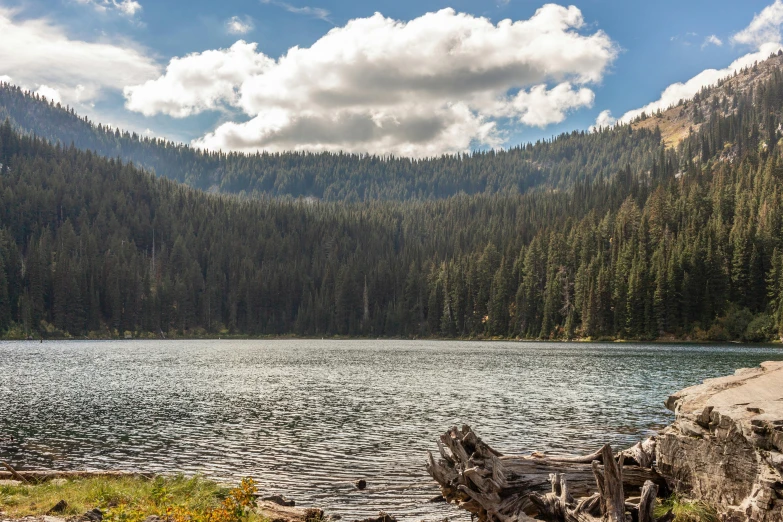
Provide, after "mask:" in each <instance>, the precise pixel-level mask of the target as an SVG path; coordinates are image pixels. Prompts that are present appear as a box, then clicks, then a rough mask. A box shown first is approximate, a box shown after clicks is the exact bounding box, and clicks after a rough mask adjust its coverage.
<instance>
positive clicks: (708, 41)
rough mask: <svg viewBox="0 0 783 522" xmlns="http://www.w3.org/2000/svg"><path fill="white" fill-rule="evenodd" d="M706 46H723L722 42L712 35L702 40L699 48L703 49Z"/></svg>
mask: <svg viewBox="0 0 783 522" xmlns="http://www.w3.org/2000/svg"><path fill="white" fill-rule="evenodd" d="M708 45H717V46H718V47H720V46H722V45H723V40H721V39H720V38H718V37H717V36H715V35H714V34H711V35H709V36H708V37H707V38H705V39H704V43H702V44H701V48H702V49H704V48H705V47H707V46H708Z"/></svg>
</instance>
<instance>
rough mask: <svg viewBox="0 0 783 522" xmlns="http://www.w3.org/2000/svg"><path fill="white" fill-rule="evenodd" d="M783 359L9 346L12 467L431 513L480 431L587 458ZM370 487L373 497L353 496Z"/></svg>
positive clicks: (403, 348)
mask: <svg viewBox="0 0 783 522" xmlns="http://www.w3.org/2000/svg"><path fill="white" fill-rule="evenodd" d="M765 360H783V351H781V350H780V349H777V348H773V347H749V346H739V345H729V346H708V347H701V346H691V345H688V346H673V345H660V344H654V345H650V344H579V343H571V344H566V343H514V342H508V343H501V342H491V343H490V342H445V341H444V342H437V341H433V342H421V341H370V340H361V341H106V342H78V341H71V342H46V343H43V344H39V343H35V342H6V343H0V440H2V439H3V438H4V437H5V438H7V437H9V436H12V437H14V439H16V442H14V443H12V444H11V445H10V447H8V446H9V445H8V444H7V443H6V444H5V446H6V447H5V448H4V449H0V458H4V459H8V460H10V461H11V462H12V463H14V464H15V465H17V466H18V467H20V468H57V469H87V468H90V469H125V470H142V471H153V472H184V473H188V474H190V473H202V474H204V475H207V476H210V477H215V478H218V479H221V480H230V481H237V480H238V479H240V478H241V477H244V476H252V477H253V478H255V479H256V481H257V482H258V483H259V485H260V488H261V489H262V491H264V492H270V493H271V492H280V493H284V494H286V495H287V496H289V497H291V498H294V499H295V500H296V501H297V503H298V504H299V505H302V506H318V507H323V508H325V509H327V511H328V512H330V513H338V514H341V515H343V516H345V517H347V519H348V520H353V519H356V518H360V517H365V516H369V515H374V514H377V512H378V510H379V509H383V510H385V511H388V512H389V513H392V514H394V515H397V516H398V517H400V518H402V519H405V520H411V521H413V520H422V519H426V520H439V519H442V518H444V517H450V518H455V517H459V516H461V514H460V513H459V512H458V510H456V509H455V508H453V507H451V506H448V505H444V504H435V503H430V502H428V500H429V499H431V498H432V497H433V496H435V495H437V494H438V489H437V487H436V486H435V485H434V483H433V482H432V480H431V479H430V478H429V476H428V475H427V474H426V472H425V470H424V463H425V461H426V454H427V450H432V451H433V452H435V453H437V450H436V444H435V440H436V439H437V437H438V436H439V434H440V433H442V432H443V431H445V430H446V429H447V428H448V427H449V426H451V425H461V424H463V423H465V424H470V425H471V426H473V428H474V429H475V430H476V432H477V433H478V434H479V435H480V436H481V437H482V438H483V439H484V440H485V441H487V442H488V443H489V444H490V445H492V446H494V447H495V448H497V449H498V450H500V451H503V452H507V453H511V452H529V451H533V450H539V451H547V452H559V453H573V452H579V453H581V452H588V451H592V450H594V449H596V448H598V447H599V446H600V445H601V444H603V443H604V442H607V441H608V442H610V443H612V445H613V446H615V447H617V448H619V447H621V446H627V445H631V444H633V443H634V442H635V441H637V440H639V439H640V438H642V437H645V436H646V435H648V434H649V433H650V432H652V431H654V430H655V429H657V428H659V427H660V426H662V425H665V424H667V423H668V422H670V420H671V415H670V414H669V412H667V411H666V410H665V409H664V408H663V401H664V400H665V399H666V397H667V396H668V395H669V394H670V393H671V392H674V391H676V390H678V389H680V388H683V387H685V386H687V385H691V384H696V383H698V382H700V381H701V380H702V379H704V378H707V377H714V376H720V375H725V374H729V373H732V372H733V371H734V370H735V369H736V368H740V367H749V366H756V365H758V363H760V362H762V361H765ZM359 478H364V479H366V480H367V482H368V488H367V490H365V491H357V490H356V489H355V488H354V487H353V485H352V483H353V481H354V480H356V479H359Z"/></svg>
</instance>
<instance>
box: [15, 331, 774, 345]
mask: <svg viewBox="0 0 783 522" xmlns="http://www.w3.org/2000/svg"><path fill="white" fill-rule="evenodd" d="M10 341H17V342H29V343H41V342H42V341H43V342H47V341H432V342H481V343H485V342H498V343H564V344H568V343H575V344H629V343H635V344H661V345H667V344H671V345H715V346H726V345H731V344H736V345H741V346H776V347H783V339H770V340H767V341H739V340H726V341H714V340H707V339H704V340H702V339H692V338H672V337H658V338H655V339H625V338H606V337H601V338H597V339H592V338H590V337H579V338H574V339H540V338H521V337H372V336H366V337H362V336H338V335H335V336H330V337H321V336H300V335H295V334H290V335H257V336H256V335H220V334H204V335H200V334H199V335H176V336H167V337H160V336H155V335H153V334H149V335H147V334H139V335H134V336H132V337H121V336H109V335H106V336H99V335H90V336H83V337H75V336H57V335H52V336H46V337H28V338H23V337H17V336H0V342H10Z"/></svg>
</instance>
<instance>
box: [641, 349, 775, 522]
mask: <svg viewBox="0 0 783 522" xmlns="http://www.w3.org/2000/svg"><path fill="white" fill-rule="evenodd" d="M666 407H667V408H669V409H670V410H672V411H673V412H674V413H675V415H676V420H675V421H674V423H673V424H672V425H671V426H669V427H667V428H666V429H664V430H663V431H662V432H661V434H660V436H659V437H658V444H657V449H656V464H657V469H658V472H659V473H660V474H661V475H662V476H663V477H664V478H665V479H666V481H667V482H668V483H669V484H670V486H671V488H672V489H673V490H674V491H676V492H679V493H682V494H687V495H688V496H690V497H692V498H696V499H699V500H703V501H705V502H707V503H709V504H710V505H713V506H715V507H716V508H717V509H718V511H719V514H720V516H721V518H722V519H723V520H725V521H731V522H735V521H737V522H739V521H752V522H775V521H777V522H780V521H781V520H783V478H782V476H783V362H765V363H762V364H761V366H760V367H759V368H752V369H742V370H738V371H737V372H736V373H735V374H734V375H732V376H729V377H720V378H717V379H708V380H706V381H704V383H703V384H700V385H698V386H693V387H690V388H686V389H684V390H682V391H680V392H677V393H675V394H674V395H672V396H671V397H669V399H668V400H667V401H666Z"/></svg>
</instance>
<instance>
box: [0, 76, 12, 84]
mask: <svg viewBox="0 0 783 522" xmlns="http://www.w3.org/2000/svg"><path fill="white" fill-rule="evenodd" d="M12 80H13V79H12V78H11V77H10V76H8V75H7V74H0V83H11V82H12Z"/></svg>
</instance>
